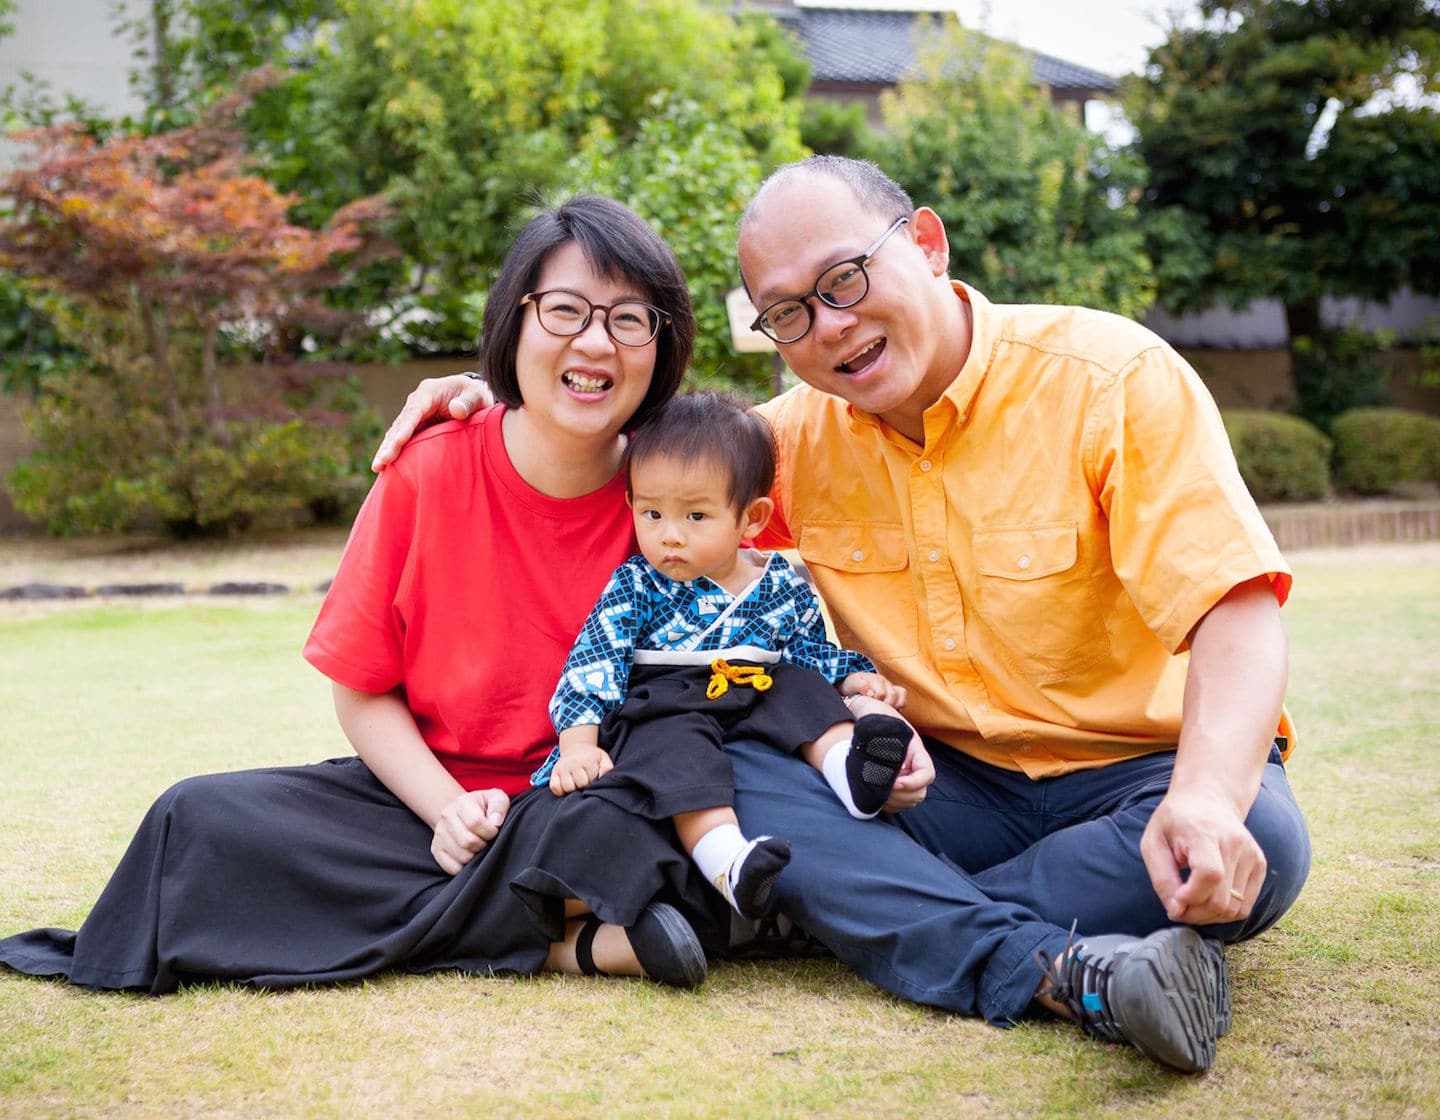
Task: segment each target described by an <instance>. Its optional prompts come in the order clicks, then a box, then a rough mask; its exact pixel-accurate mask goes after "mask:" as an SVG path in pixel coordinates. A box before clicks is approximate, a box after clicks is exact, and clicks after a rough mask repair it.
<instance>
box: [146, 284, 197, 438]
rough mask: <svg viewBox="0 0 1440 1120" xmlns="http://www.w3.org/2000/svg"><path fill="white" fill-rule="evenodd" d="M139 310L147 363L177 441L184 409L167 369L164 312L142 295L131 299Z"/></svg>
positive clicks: (168, 357)
mask: <svg viewBox="0 0 1440 1120" xmlns="http://www.w3.org/2000/svg"><path fill="white" fill-rule="evenodd" d="M135 302H136V304H137V305H138V306H139V309H140V322H141V325H142V326H143V327H144V329H145V341H146V343H147V345H148V346H149V347H150V360H151V361H152V362H153V363H154V364H155V376H156V378H157V379H158V381H159V383H160V386H161V389H162V390H163V391H164V393H165V396H166V398H167V399H166V402H165V404H166V411H167V412H168V413H169V414H170V429H171V437H172V438H173V439H175V440H177V441H178V440H179V439H180V438H181V436H182V434H183V433H184V431H185V409H184V406H183V403H182V401H181V400H180V386H179V384H178V383H177V382H176V380H175V371H174V370H173V369H171V368H170V329H169V323H168V322H167V321H166V319H165V313H164V311H159V312H157V311H156V309H155V307H154V306H153V305H152V304H151V303H150V301H149V300H148V299H146V298H145V294H144V293H143V292H141V293H138V294H137V295H136V298H135Z"/></svg>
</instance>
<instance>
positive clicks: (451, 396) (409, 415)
mask: <svg viewBox="0 0 1440 1120" xmlns="http://www.w3.org/2000/svg"><path fill="white" fill-rule="evenodd" d="M494 403H495V397H494V395H493V394H492V393H491V392H490V386H489V385H487V384H486V383H485V382H484V381H480V380H477V379H476V378H475V377H473V376H471V375H470V374H468V373H456V374H451V375H450V376H449V377H427V378H425V380H424V381H422V382H420V384H419V385H417V386H415V388H414V389H413V390H412V391H411V393H410V395H409V396H408V397H406V398H405V407H404V408H402V409H401V410H400V414H399V415H398V416H396V417H395V419H394V421H393V422H392V423H391V424H390V430H389V431H388V432H386V433H385V438H384V439H383V440H381V441H380V449H379V450H378V451H376V452H375V458H374V459H372V460H371V462H370V469H371V470H372V471H377V472H378V471H381V470H383V469H384V468H385V467H387V466H389V465H390V464H391V463H393V462H394V461H395V456H397V455H399V454H400V449H401V448H402V447H404V446H405V441H406V440H408V439H409V438H410V437H411V436H413V435H414V434H415V432H416V430H417V429H418V428H420V427H421V426H422V425H424V424H425V423H427V422H429V421H433V420H464V419H465V418H467V417H468V416H469V415H470V414H471V413H472V412H474V411H475V410H476V409H477V408H486V407H488V406H489V405H492V404H494Z"/></svg>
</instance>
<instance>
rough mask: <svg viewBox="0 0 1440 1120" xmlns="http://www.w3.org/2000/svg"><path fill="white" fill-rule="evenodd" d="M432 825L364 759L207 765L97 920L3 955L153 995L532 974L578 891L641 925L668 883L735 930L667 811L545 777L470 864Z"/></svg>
mask: <svg viewBox="0 0 1440 1120" xmlns="http://www.w3.org/2000/svg"><path fill="white" fill-rule="evenodd" d="M431 836H432V832H431V830H430V829H429V828H428V827H426V825H425V824H424V822H422V821H421V820H420V819H419V818H418V817H416V816H415V815H414V813H412V812H411V811H410V810H409V809H408V808H406V806H405V805H404V804H403V803H401V802H400V801H399V800H398V799H397V798H396V797H395V796H394V795H393V794H392V793H390V791H389V790H388V789H386V788H385V786H384V785H383V784H382V783H381V782H380V781H379V780H378V779H377V778H375V776H374V775H373V774H372V773H371V772H370V770H369V768H368V767H367V766H366V765H365V764H364V763H363V762H361V761H360V760H359V759H357V758H343V759H334V760H331V761H329V762H322V763H317V764H315V765H312V766H298V767H284V768H277V769H269V770H247V771H238V772H235V773H228V774H212V775H207V776H204V777H198V778H189V779H186V780H185V781H182V782H180V783H179V784H178V785H175V786H173V787H171V789H169V790H168V791H167V792H165V793H164V794H162V795H161V797H160V798H159V799H158V800H157V801H156V802H155V804H154V805H153V806H152V807H151V809H150V811H149V813H148V814H147V815H146V817H145V820H144V821H143V823H142V824H141V826H140V829H139V831H138V832H137V833H136V834H135V838H134V839H133V840H132V841H131V843H130V847H129V849H128V850H127V851H126V853H125V855H124V857H123V858H122V859H121V861H120V864H119V866H118V867H117V868H116V869H115V872H114V874H113V875H112V876H111V879H110V882H109V883H108V884H107V885H106V887H105V890H104V891H103V892H102V893H101V895H100V898H99V900H98V901H97V902H96V904H95V907H94V909H93V910H92V911H91V913H90V915H89V917H88V918H87V919H86V920H85V922H84V924H83V925H81V927H80V929H79V930H78V931H74V932H72V931H70V930H60V929H37V930H31V931H30V932H28V933H22V934H18V935H16V936H14V937H8V938H5V939H4V940H0V964H4V965H8V966H9V967H10V968H13V969H15V970H17V971H19V972H24V973H29V974H31V975H35V976H54V977H64V978H66V979H68V980H69V981H70V982H71V983H74V984H79V985H83V986H85V987H91V988H114V989H121V988H123V989H138V990H142V991H148V992H150V993H152V994H161V993H165V992H172V991H174V990H175V989H176V988H178V987H179V986H180V985H182V984H185V983H187V982H196V981H204V980H217V979H218V980H229V981H234V982H237V983H241V984H247V985H253V986H256V987H265V988H288V987H297V986H301V985H308V984H322V983H335V982H339V981H346V980H355V979H359V978H361V977H365V976H371V975H374V974H376V973H378V972H382V971H385V970H391V969H395V970H402V971H406V972H429V971H432V970H436V969H459V970H462V971H466V972H478V973H489V972H499V971H509V972H520V973H530V972H535V971H538V970H539V969H540V967H541V966H542V965H543V963H544V961H545V957H546V954H547V952H548V949H549V946H550V943H551V942H552V941H556V940H559V939H560V938H561V936H562V935H563V929H564V918H563V900H564V899H565V898H567V897H568V898H578V899H581V900H582V901H584V902H586V903H588V904H589V906H590V908H591V909H592V910H593V911H594V913H596V914H597V915H598V916H599V917H600V918H601V919H602V920H604V921H606V922H613V923H615V924H618V925H622V926H623V925H629V924H631V923H633V922H634V921H635V919H636V918H637V917H638V916H639V914H640V911H641V910H643V909H644V908H645V906H646V905H648V904H649V903H650V902H651V901H652V900H656V899H663V900H665V901H669V902H671V903H673V904H675V905H677V906H679V907H680V908H681V909H682V911H683V912H684V913H685V914H686V916H687V917H689V918H690V920H691V922H692V924H694V926H695V928H696V932H697V933H698V934H699V935H700V938H701V941H702V942H703V943H704V944H705V945H706V948H707V949H709V950H711V951H719V950H721V949H723V948H724V945H725V942H726V938H727V936H728V931H729V922H728V916H727V914H726V912H725V909H724V906H723V903H721V902H719V901H718V896H717V895H716V893H715V892H714V891H712V890H711V889H710V888H709V886H708V885H707V884H706V883H705V881H704V879H703V878H701V876H700V874H699V872H698V871H696V870H695V869H694V868H693V866H692V864H691V862H690V860H689V859H688V858H687V857H686V856H685V853H684V852H683V851H682V850H681V849H680V848H679V847H678V846H677V845H676V842H675V837H674V833H673V829H671V828H670V826H669V825H668V823H666V822H655V821H647V820H644V819H642V818H639V817H635V816H633V815H631V814H629V813H626V812H624V811H622V810H620V809H618V808H616V807H615V806H613V805H609V804H607V803H606V802H604V801H601V800H598V799H582V798H577V797H565V798H557V797H555V796H554V795H552V794H551V793H550V792H549V790H546V789H540V790H534V791H531V792H528V793H524V794H521V795H520V796H519V797H517V798H515V799H514V801H513V803H512V805H511V808H510V813H509V816H508V817H507V818H506V820H505V823H504V825H503V826H502V827H501V829H500V833H499V835H498V836H497V837H496V838H495V840H494V842H493V843H492V844H491V845H490V846H489V847H488V848H487V849H486V850H485V851H484V852H483V853H481V855H479V856H477V857H476V858H475V859H473V860H471V861H470V863H469V864H467V865H466V866H465V867H464V868H463V869H462V870H461V872H460V873H459V874H458V875H455V876H453V877H452V876H450V875H447V874H445V872H443V871H442V870H441V869H440V868H439V866H438V865H437V864H436V863H435V861H434V859H433V857H432V856H431V855H430V840H431Z"/></svg>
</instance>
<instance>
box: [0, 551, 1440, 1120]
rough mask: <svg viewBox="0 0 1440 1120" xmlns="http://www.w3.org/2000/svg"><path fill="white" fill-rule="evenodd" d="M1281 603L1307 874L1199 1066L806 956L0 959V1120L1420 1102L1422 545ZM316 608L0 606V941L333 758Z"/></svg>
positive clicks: (807, 1113) (1433, 1073)
mask: <svg viewBox="0 0 1440 1120" xmlns="http://www.w3.org/2000/svg"><path fill="white" fill-rule="evenodd" d="M1296 567H1297V586H1296V591H1295V595H1294V597H1293V598H1292V601H1291V604H1290V606H1289V607H1288V608H1287V610H1286V617H1287V620H1288V623H1289V627H1290V633H1291V643H1292V673H1291V682H1292V684H1291V708H1292V711H1293V712H1294V714H1295V716H1296V719H1297V721H1298V722H1299V724H1300V727H1301V732H1302V743H1301V746H1300V750H1299V752H1298V753H1297V754H1296V756H1295V758H1294V760H1293V765H1292V768H1291V776H1292V780H1293V782H1294V785H1295V788H1296V791H1297V793H1298V795H1299V797H1300V799H1301V803H1302V805H1303V806H1304V807H1305V808H1306V810H1307V813H1308V816H1309V819H1310V823H1311V828H1312V832H1313V839H1314V848H1315V864H1314V869H1313V871H1312V873H1311V878H1310V883H1309V886H1308V887H1307V889H1306V892H1305V894H1304V895H1303V896H1302V897H1301V899H1300V902H1299V904H1298V905H1297V906H1296V907H1295V909H1294V910H1293V911H1292V912H1291V914H1290V915H1289V916H1287V918H1286V919H1285V920H1284V921H1283V922H1281V924H1280V925H1279V926H1278V927H1277V928H1276V929H1275V930H1273V931H1271V932H1270V933H1269V934H1268V935H1266V936H1265V937H1263V938H1261V939H1260V940H1259V941H1257V942H1254V943H1252V944H1250V945H1246V946H1242V947H1240V948H1238V949H1235V950H1232V953H1231V961H1232V972H1233V975H1234V984H1235V1012H1236V1016H1235V1017H1236V1025H1235V1029H1234V1031H1233V1032H1232V1033H1231V1034H1230V1036H1229V1037H1227V1038H1226V1039H1224V1040H1222V1042H1221V1044H1220V1048H1219V1058H1218V1061H1217V1063H1216V1067H1215V1068H1214V1069H1213V1070H1212V1071H1210V1073H1208V1074H1207V1075H1205V1076H1203V1077H1199V1078H1191V1077H1184V1076H1181V1075H1176V1074H1170V1073H1167V1072H1165V1071H1163V1070H1161V1069H1159V1068H1158V1067H1156V1066H1154V1065H1152V1064H1150V1063H1149V1062H1147V1061H1145V1060H1144V1059H1142V1058H1140V1057H1139V1056H1138V1055H1137V1054H1135V1053H1134V1052H1133V1051H1130V1050H1127V1049H1123V1048H1118V1047H1107V1046H1101V1045H1099V1044H1096V1043H1093V1042H1090V1041H1088V1040H1086V1039H1084V1038H1082V1037H1081V1036H1080V1035H1079V1034H1078V1033H1077V1032H1075V1031H1074V1030H1073V1029H1071V1028H1068V1027H1065V1026H1063V1025H1061V1024H1058V1023H1052V1022H1044V1021H1036V1022H1032V1023H1026V1024H1025V1025H1023V1026H1021V1027H1019V1028H1018V1029H1015V1030H1010V1031H1000V1030H995V1029H993V1028H990V1027H986V1026H984V1025H982V1024H980V1023H978V1022H975V1021H971V1020H965V1019H960V1018H957V1017H954V1016H951V1015H947V1014H943V1013H939V1012H933V1011H928V1010H925V1009H922V1008H919V1007H915V1006H913V1005H910V1004H906V1003H903V1002H901V1001H899V1000H896V999H892V998H890V997H889V996H886V995H885V994H883V993H882V992H879V991H878V990H876V989H874V988H871V987H870V986H868V985H867V984H865V983H863V982H862V981H860V980H858V979H856V978H855V977H853V976H852V975H851V974H850V973H849V972H848V971H847V970H846V969H844V968H843V967H841V966H839V965H837V964H835V963H834V962H832V961H782V962H767V963H760V964H721V965H718V966H716V967H715V969H714V970H713V972H712V979H711V981H710V982H709V983H708V984H707V985H706V986H705V987H703V988H702V989H700V990H699V991H697V992H689V993H679V992H674V991H671V990H666V989H661V988H658V987H656V986H653V985H650V984H646V983H642V982H627V981H605V980H581V979H574V978H561V977H548V976H547V977H541V978H537V979H521V978H504V979H478V978H471V977H461V976H454V975H445V976H431V977H395V976H387V977H383V978H380V979H378V980H375V981H373V982H370V983H367V984H362V985H354V986H349V987H344V988H332V989H324V990H316V991H299V992H287V993H280V994H274V993H268V994H267V993H255V992H249V991H243V990H237V989H233V988H216V987H205V988H198V989H191V990H188V991H186V992H184V993H182V994H180V995H178V996H172V997H166V998H163V999H150V998H147V997H136V996H127V995H114V994H96V993H90V992H85V991H80V990H73V989H70V988H68V987H65V986H62V985H59V984H55V983H48V982H41V981H35V980H31V979H27V978H22V977H19V976H16V975H14V974H12V973H8V972H4V973H0V1117H12V1116H13V1117H27V1118H29V1117H49V1116H92V1115H93V1116H110V1115H124V1116H166V1117H168V1116H180V1115H186V1116H193V1115H206V1116H247V1117H248V1116H270V1115H285V1116H292V1115H300V1116H345V1117H349V1116H388V1115H421V1116H424V1115H436V1114H441V1113H444V1114H450V1115H481V1114H488V1115H494V1116H501V1117H507V1116H525V1117H549V1116H567V1117H568V1116H584V1117H591V1116H597V1117H598V1116H602V1115H604V1116H610V1115H614V1116H642V1115H643V1116H647V1117H648V1116H684V1117H690V1116H697V1117H736V1116H754V1117H782V1116H795V1117H802V1116H803V1117H815V1116H857V1117H876V1116H880V1117H884V1116H897V1117H898V1116H906V1117H911V1116H937V1117H938V1116H943V1117H957V1118H959V1117H1001V1116H1005V1117H1009V1116H1054V1117H1069V1116H1117V1117H1127V1116H1135V1117H1141V1116H1143V1117H1147V1118H1153V1117H1158V1116H1164V1117H1197V1118H1198V1117H1204V1118H1206V1120H1213V1118H1216V1117H1230V1116H1240V1117H1250V1116H1267V1117H1268V1116H1276V1117H1286V1116H1294V1117H1305V1118H1313V1117H1333V1116H1354V1117H1376V1116H1379V1117H1407V1116H1412V1117H1436V1116H1440V1012H1437V1011H1436V1007H1435V1004H1436V996H1435V984H1434V977H1435V976H1436V975H1440V824H1437V817H1440V766H1437V763H1440V757H1437V755H1436V746H1437V743H1440V546H1420V547H1419V548H1416V547H1409V548H1402V549H1389V550H1387V549H1384V548H1372V549H1366V550H1365V551H1363V552H1355V553H1324V554H1321V553H1315V554H1310V555H1308V556H1304V557H1302V558H1301V559H1300V560H1299V561H1297V564H1296ZM317 604H318V598H317V597H315V596H313V595H297V596H293V597H287V598H283V599H276V600H259V601H252V602H247V603H225V604H209V603H204V604H202V603H197V602H195V601H189V602H184V603H176V604H174V605H170V606H158V605H152V604H145V605H118V604H112V605H104V606H82V607H78V608H74V607H72V608H62V609H54V610H34V609H18V608H17V609H11V608H8V607H5V605H4V604H0V767H3V769H0V773H3V774H4V779H3V782H0V933H10V932H14V931H18V930H20V929H23V928H28V927H30V926H35V925H45V924H53V925H61V926H69V927H71V928H73V927H74V926H75V925H76V924H77V923H79V922H80V921H81V920H82V919H83V918H84V916H85V914H86V912H87V910H88V907H89V905H90V903H91V902H92V900H93V899H94V897H95V895H96V894H97V892H98V891H99V889H100V888H101V886H102V885H103V884H104V882H105V879H106V877H107V875H108V872H109V870H110V868H111V867H112V866H113V865H114V863H115V861H116V859H117V858H118V856H119V854H120V852H121V850H122V848H123V846H124V845H125V843H126V842H127V840H128V839H129V836H130V834H131V832H132V831H133V829H134V827H135V825H136V823H137V822H138V821H139V818H140V816H141V814H142V813H143V811H144V809H145V808H146V806H147V805H148V804H149V803H150V801H151V800H152V798H153V797H154V796H155V795H156V794H158V793H159V792H160V791H161V790H163V789H164V788H165V787H166V786H168V785H169V784H171V783H172V782H173V781H175V780H176V779H178V778H180V777H183V776H185V775H188V774H192V773H199V772H202V771H207V770H218V769H233V768H239V767H246V766H257V765H268V764H275V763H295V762H304V761H311V760H316V759H321V758H326V757H331V756H334V755H337V754H342V753H347V751H346V747H345V745H344V742H343V740H342V738H341V736H340V732H339V730H338V727H337V726H336V725H335V722H334V719H333V717H332V716H331V714H330V708H329V688H328V685H327V684H326V682H325V681H323V680H322V679H321V678H320V677H319V676H318V674H316V673H315V672H314V671H313V670H311V669H309V667H308V666H306V665H305V664H304V663H303V662H302V661H301V659H300V656H299V647H300V644H301V641H302V639H303V636H304V634H305V632H306V630H307V628H308V626H309V623H310V621H311V619H312V617H313V615H314V612H315V609H316V606H317Z"/></svg>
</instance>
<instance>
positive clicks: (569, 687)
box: [550, 556, 650, 731]
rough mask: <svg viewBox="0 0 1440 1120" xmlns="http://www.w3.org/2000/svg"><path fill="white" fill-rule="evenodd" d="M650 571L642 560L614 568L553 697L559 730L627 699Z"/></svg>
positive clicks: (552, 717) (592, 720)
mask: <svg viewBox="0 0 1440 1120" xmlns="http://www.w3.org/2000/svg"><path fill="white" fill-rule="evenodd" d="M649 568H650V566H649V565H648V564H646V563H645V561H644V560H643V559H641V558H640V557H638V556H632V557H631V558H630V559H629V560H627V561H625V563H623V564H621V565H620V566H619V567H618V568H616V569H615V571H614V573H613V574H612V575H611V576H610V582H609V583H607V584H606V585H605V590H604V591H602V592H601V593H600V598H599V600H598V601H597V602H596V603H595V607H594V609H593V610H592V611H591V612H590V617H589V618H587V619H586V620H585V625H584V626H582V627H580V635H579V637H577V638H576V639H575V644H574V645H573V646H572V647H571V649H570V656H569V657H567V658H566V659H565V668H564V669H563V670H561V672H560V683H559V684H557V685H556V686H555V693H554V695H553V696H551V697H550V722H551V723H553V724H554V725H555V728H556V730H557V731H563V730H564V729H565V728H567V727H578V726H579V725H581V724H585V723H600V722H601V721H602V720H603V719H604V718H605V716H606V714H607V713H608V712H610V711H611V710H612V709H614V708H618V707H619V706H620V704H621V703H622V702H623V701H624V699H625V688H626V686H627V685H628V684H629V682H630V665H631V663H632V662H633V661H634V659H635V639H636V636H637V635H638V633H639V629H640V623H641V620H642V619H643V617H644V615H645V600H646V591H647V588H646V580H645V579H644V573H645V572H646V571H648V570H649Z"/></svg>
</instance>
